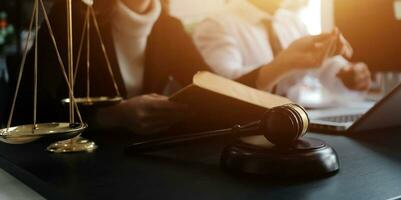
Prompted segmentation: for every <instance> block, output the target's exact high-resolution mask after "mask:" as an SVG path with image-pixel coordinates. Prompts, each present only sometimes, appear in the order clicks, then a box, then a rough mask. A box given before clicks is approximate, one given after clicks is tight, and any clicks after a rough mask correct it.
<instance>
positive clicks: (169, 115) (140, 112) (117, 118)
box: [97, 94, 187, 134]
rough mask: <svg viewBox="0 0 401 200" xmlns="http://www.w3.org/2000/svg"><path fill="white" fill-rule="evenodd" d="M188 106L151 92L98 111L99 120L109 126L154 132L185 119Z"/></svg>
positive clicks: (142, 132) (140, 131)
mask: <svg viewBox="0 0 401 200" xmlns="http://www.w3.org/2000/svg"><path fill="white" fill-rule="evenodd" d="M186 114H187V112H186V106H184V105H180V104H177V103H174V102H170V101H169V100H168V98H167V97H165V96H161V95H157V94H149V95H143V96H138V97H134V98H131V99H129V100H126V101H124V102H122V103H120V104H119V105H116V106H113V107H110V108H105V109H103V110H100V111H99V112H98V113H97V121H98V123H99V121H100V120H101V121H100V122H101V123H107V124H106V126H107V127H109V128H110V127H119V128H124V129H128V130H130V131H133V132H134V133H137V134H152V133H157V132H160V131H163V130H166V129H168V128H170V127H171V126H172V125H174V124H176V123H178V122H180V121H181V120H183V119H184V117H185V115H186Z"/></svg>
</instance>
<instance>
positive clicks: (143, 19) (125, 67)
mask: <svg viewBox="0 0 401 200" xmlns="http://www.w3.org/2000/svg"><path fill="white" fill-rule="evenodd" d="M160 13H161V4H160V1H159V0H152V3H151V6H150V8H149V9H148V11H147V13H143V14H138V13H135V12H134V11H132V10H130V9H129V8H128V7H127V6H126V5H125V4H124V3H122V2H121V1H120V0H117V6H116V10H115V12H114V15H113V19H112V20H113V22H112V23H113V26H112V35H113V41H114V45H115V51H116V54H117V61H118V64H119V66H120V70H121V75H122V78H123V81H124V84H125V87H126V89H127V95H128V98H129V97H133V96H135V95H138V94H140V93H141V92H142V87H143V76H144V65H145V63H144V62H145V50H146V45H147V39H148V36H149V35H150V33H151V31H152V28H153V25H154V23H155V22H156V20H157V19H158V17H159V16H160Z"/></svg>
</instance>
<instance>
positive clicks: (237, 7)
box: [193, 0, 359, 106]
mask: <svg viewBox="0 0 401 200" xmlns="http://www.w3.org/2000/svg"><path fill="white" fill-rule="evenodd" d="M266 19H267V20H273V28H274V29H275V31H276V33H277V36H278V37H279V40H280V42H281V45H282V47H283V48H287V47H288V46H289V45H290V44H291V43H292V42H293V41H295V40H297V39H299V38H301V37H303V36H306V35H308V34H309V33H308V31H307V29H306V27H305V25H304V24H303V23H302V22H301V21H300V20H299V18H298V17H297V16H296V15H295V14H294V13H292V12H291V11H288V10H284V9H280V10H278V11H277V12H276V14H275V15H274V16H271V15H269V14H268V13H266V12H264V11H262V10H260V9H259V8H257V7H256V6H254V5H253V4H251V3H249V2H248V1H247V0H232V1H230V2H229V3H228V4H227V5H226V7H225V8H224V9H223V10H220V11H219V12H218V13H216V14H214V15H212V16H210V17H208V18H207V19H206V20H204V21H203V22H201V23H200V24H199V25H198V26H197V27H196V28H195V31H194V34H193V39H194V42H195V44H196V46H197V47H198V49H199V51H200V53H201V54H202V56H203V57H204V59H205V61H206V62H207V64H208V65H209V66H210V67H211V68H212V70H214V72H216V73H217V74H220V75H222V76H225V77H227V78H230V79H236V78H239V77H241V76H243V75H245V74H247V73H249V72H251V71H253V70H255V69H257V68H258V67H261V66H263V65H266V64H268V63H270V62H271V61H272V60H273V59H274V57H273V52H272V48H271V45H270V43H269V38H268V31H267V29H266V27H265V25H264V24H263V20H266ZM348 64H349V63H348V61H346V60H345V59H344V58H343V57H340V56H338V57H335V58H331V59H329V60H328V61H326V62H325V63H324V64H323V66H321V67H320V68H319V69H317V70H314V71H298V72H296V73H292V75H290V76H288V78H286V79H284V80H282V81H281V82H280V83H279V84H278V85H277V86H278V88H277V89H278V90H277V92H278V93H279V94H282V95H287V96H288V97H289V98H291V99H292V100H293V101H295V102H298V103H301V104H302V102H300V101H303V99H302V98H303V97H302V96H301V93H302V94H305V92H304V91H305V90H304V91H302V89H303V88H307V90H306V92H312V93H316V92H318V96H320V98H319V97H318V98H316V94H313V96H314V100H317V99H319V100H323V99H324V100H325V101H330V103H332V101H336V100H341V99H344V98H343V96H348V97H356V96H359V93H358V92H351V91H350V90H348V89H347V88H346V87H345V86H344V85H343V83H342V81H341V80H339V79H338V78H337V77H336V74H337V72H338V71H339V70H340V69H341V68H342V67H344V66H346V65H348ZM255 81H256V80H255ZM322 85H323V86H324V87H322ZM327 91H330V94H331V95H330V97H329V95H328V94H329V93H328V92H327ZM333 94H334V95H333ZM345 94H346V95H345ZM304 96H305V95H304ZM340 96H341V97H340ZM323 97H324V98H323ZM313 103H315V102H312V103H310V102H305V104H310V105H308V106H313V105H312V104H313ZM316 103H317V104H321V103H323V102H316ZM327 103H328V102H327Z"/></svg>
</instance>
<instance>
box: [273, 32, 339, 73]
mask: <svg viewBox="0 0 401 200" xmlns="http://www.w3.org/2000/svg"><path fill="white" fill-rule="evenodd" d="M335 37H336V36H335V35H333V34H331V33H324V34H321V35H317V36H305V37H303V38H300V39H298V40H296V41H294V42H293V43H291V45H290V46H289V47H288V48H287V49H285V50H283V51H282V52H281V53H280V54H279V55H278V56H277V57H276V58H275V59H274V61H273V64H274V65H276V66H279V67H280V68H282V69H285V70H287V71H291V70H294V69H309V68H315V67H319V66H320V65H321V64H322V62H323V61H324V58H325V52H326V50H327V48H329V46H330V41H331V40H334V39H335Z"/></svg>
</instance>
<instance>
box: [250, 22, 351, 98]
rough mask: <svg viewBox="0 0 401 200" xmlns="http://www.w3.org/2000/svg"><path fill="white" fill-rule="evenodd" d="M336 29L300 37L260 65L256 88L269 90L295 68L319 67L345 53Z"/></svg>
mask: <svg viewBox="0 0 401 200" xmlns="http://www.w3.org/2000/svg"><path fill="white" fill-rule="evenodd" d="M342 38H343V37H342V36H341V34H340V32H339V31H338V29H335V31H333V32H332V33H323V34H320V35H317V36H305V37H303V38H300V39H298V40H296V41H294V42H293V43H291V45H290V46H289V47H288V48H287V49H285V50H283V51H282V52H281V53H279V54H278V56H277V57H276V58H275V59H274V60H273V61H272V62H271V63H269V64H267V65H265V66H262V67H261V69H260V70H259V75H258V78H257V80H256V87H257V88H258V89H262V90H267V91H271V90H272V88H273V87H274V86H275V85H276V84H277V83H278V82H280V80H282V79H283V78H285V77H286V76H287V75H289V74H290V72H292V71H295V70H307V69H311V68H317V67H320V66H321V65H322V64H323V62H324V61H325V60H326V59H327V58H329V57H332V56H335V55H342V54H345V53H347V50H348V48H346V46H348V45H347V44H345V43H344V41H343V40H342Z"/></svg>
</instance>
